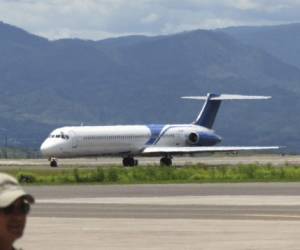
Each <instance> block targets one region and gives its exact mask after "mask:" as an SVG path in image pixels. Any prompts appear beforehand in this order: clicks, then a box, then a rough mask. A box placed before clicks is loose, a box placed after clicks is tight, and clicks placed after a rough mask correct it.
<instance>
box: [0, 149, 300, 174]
mask: <svg viewBox="0 0 300 250" xmlns="http://www.w3.org/2000/svg"><path fill="white" fill-rule="evenodd" d="M136 159H137V160H138V161H139V165H142V166H143V165H149V164H157V165H159V160H160V158H159V157H136ZM198 163H202V164H207V165H224V164H232V165H235V164H251V163H253V164H272V165H274V166H277V165H281V166H282V165H293V164H295V165H300V156H299V155H281V154H269V155H260V154H258V155H245V154H243V153H241V154H237V155H234V154H230V155H225V156H224V155H218V154H212V155H209V156H208V155H194V156H178V157H174V158H173V164H174V165H178V166H184V165H187V164H198ZM58 164H59V168H60V169H61V168H70V167H71V168H73V167H74V166H76V167H96V166H103V165H104V166H110V165H122V158H121V157H98V158H75V159H58ZM47 166H49V162H48V160H47V159H0V171H1V168H7V167H10V168H20V167H22V168H45V167H47Z"/></svg>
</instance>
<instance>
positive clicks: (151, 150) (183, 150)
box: [142, 146, 280, 154]
mask: <svg viewBox="0 0 300 250" xmlns="http://www.w3.org/2000/svg"><path fill="white" fill-rule="evenodd" d="M279 148H280V147H279V146H265V147H260V146H250V147H248V146H247V147H243V146H233V147H231V146H217V147H215V146H212V147H153V146H152V147H147V148H145V149H144V150H143V151H142V154H164V153H170V154H171V153H172V154H176V153H177V154H188V153H205V152H235V151H256V150H274V149H279Z"/></svg>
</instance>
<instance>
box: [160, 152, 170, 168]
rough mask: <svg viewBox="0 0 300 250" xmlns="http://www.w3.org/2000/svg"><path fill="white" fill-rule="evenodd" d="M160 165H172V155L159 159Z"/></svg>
mask: <svg viewBox="0 0 300 250" xmlns="http://www.w3.org/2000/svg"><path fill="white" fill-rule="evenodd" d="M160 165H161V166H172V156H170V155H166V156H164V157H162V158H161V159H160Z"/></svg>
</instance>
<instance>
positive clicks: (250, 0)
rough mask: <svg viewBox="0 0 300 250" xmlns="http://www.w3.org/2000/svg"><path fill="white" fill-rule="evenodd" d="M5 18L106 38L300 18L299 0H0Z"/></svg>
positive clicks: (60, 33)
mask: <svg viewBox="0 0 300 250" xmlns="http://www.w3.org/2000/svg"><path fill="white" fill-rule="evenodd" d="M0 17H1V19H2V21H4V22H6V23H9V24H13V25H16V26H19V27H21V28H24V29H26V30H27V31H29V32H32V33H35V34H39V35H43V36H46V37H48V38H50V39H57V38H62V37H80V38H85V39H102V38H106V37H113V36H120V35H127V34H150V35H157V34H166V33H174V32H181V31H184V30H190V29H198V28H202V29H213V28H219V27H226V26H233V25H234V26H237V25H264V24H278V23H288V22H298V21H300V1H299V0H286V1H283V0H272V1H271V0H139V1H136V0H72V1H70V0H43V1H40V0H0Z"/></svg>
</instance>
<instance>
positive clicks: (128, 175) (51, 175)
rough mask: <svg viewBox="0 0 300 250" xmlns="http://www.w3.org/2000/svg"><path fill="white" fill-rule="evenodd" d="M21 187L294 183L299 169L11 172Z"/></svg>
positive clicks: (193, 167)
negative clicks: (78, 184) (93, 184)
mask: <svg viewBox="0 0 300 250" xmlns="http://www.w3.org/2000/svg"><path fill="white" fill-rule="evenodd" d="M4 172H6V173H9V174H12V175H13V176H15V177H16V178H17V179H18V180H19V181H20V182H21V183H23V184H47V185H49V184H50V185H51V184H76V183H98V184H143V183H145V184H147V183H217V182H219V183H224V182H228V183H229V182H230V183H232V182H296V181H300V166H290V165H288V166H281V167H279V166H272V165H255V164H250V165H238V166H236V165H228V166H224V165H222V166H206V165H202V164H201V165H191V166H186V167H174V166H172V167H160V166H150V165H149V166H143V167H134V168H124V167H121V166H111V167H107V166H106V167H101V166H99V167H97V168H92V169H91V168H83V167H80V168H78V167H76V168H70V169H59V168H58V169H45V170H40V169H39V170H35V169H28V170H23V169H11V170H9V169H8V170H6V171H4Z"/></svg>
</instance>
